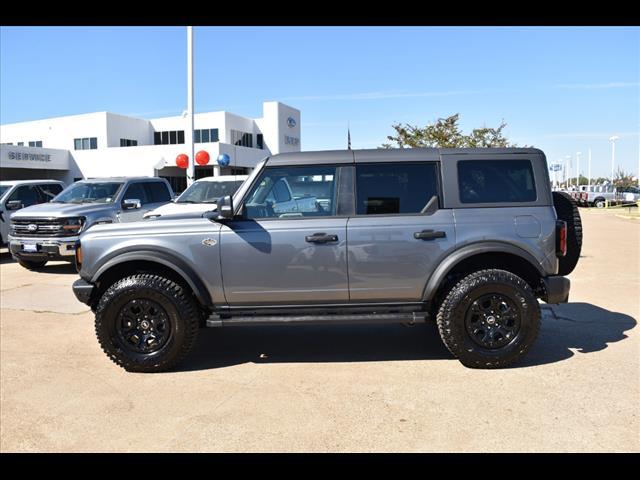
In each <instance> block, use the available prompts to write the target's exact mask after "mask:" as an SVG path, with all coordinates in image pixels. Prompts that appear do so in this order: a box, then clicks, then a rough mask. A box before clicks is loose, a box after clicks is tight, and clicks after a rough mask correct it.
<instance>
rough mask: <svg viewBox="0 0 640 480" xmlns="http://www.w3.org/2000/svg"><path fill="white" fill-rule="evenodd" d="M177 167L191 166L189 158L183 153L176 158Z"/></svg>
mask: <svg viewBox="0 0 640 480" xmlns="http://www.w3.org/2000/svg"><path fill="white" fill-rule="evenodd" d="M176 165H177V166H178V167H180V168H187V167H188V166H189V157H188V156H186V155H185V154H184V153H181V154H180V155H178V156H177V157H176Z"/></svg>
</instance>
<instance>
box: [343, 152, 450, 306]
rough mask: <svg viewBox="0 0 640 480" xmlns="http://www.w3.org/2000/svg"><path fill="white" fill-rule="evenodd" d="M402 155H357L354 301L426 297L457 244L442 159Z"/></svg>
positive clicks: (351, 233) (351, 248)
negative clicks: (437, 271)
mask: <svg viewBox="0 0 640 480" xmlns="http://www.w3.org/2000/svg"><path fill="white" fill-rule="evenodd" d="M407 153H408V152H407ZM397 155H398V153H397V152H388V153H387V151H385V150H380V151H378V152H362V153H359V152H356V153H355V159H356V164H355V202H356V207H355V215H354V216H353V217H351V218H349V222H348V224H347V238H348V247H347V250H348V265H349V266H348V269H349V295H350V300H351V302H396V301H407V302H411V301H416V302H417V301H420V300H421V299H422V294H423V290H424V287H425V284H426V281H427V279H428V278H429V275H430V274H431V273H432V272H433V270H434V269H435V267H436V266H437V265H438V264H439V263H440V260H441V259H442V258H443V257H444V256H445V255H446V253H447V252H449V251H450V250H452V249H453V248H454V246H455V241H456V237H455V227H454V218H453V214H452V212H451V210H445V209H443V208H442V197H441V194H440V173H439V162H438V161H437V157H432V158H430V157H429V156H428V155H429V154H428V153H424V152H419V151H418V152H412V153H410V154H409V155H408V156H407V155H403V156H402V157H400V158H402V159H403V160H408V159H410V160H411V161H400V158H394V157H396V156H397ZM407 157H408V158H407Z"/></svg>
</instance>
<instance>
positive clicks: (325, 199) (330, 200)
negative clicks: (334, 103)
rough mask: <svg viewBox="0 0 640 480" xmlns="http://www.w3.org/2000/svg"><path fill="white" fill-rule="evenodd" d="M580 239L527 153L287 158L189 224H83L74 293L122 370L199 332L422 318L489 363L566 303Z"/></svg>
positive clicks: (146, 364)
mask: <svg viewBox="0 0 640 480" xmlns="http://www.w3.org/2000/svg"><path fill="white" fill-rule="evenodd" d="M292 200H296V201H295V202H293V201H292ZM281 205H287V206H288V207H287V208H281ZM292 205H295V207H292ZM581 241H582V231H581V225H580V216H579V213H578V210H577V208H576V205H575V203H574V202H573V200H572V199H571V198H570V197H567V196H566V195H564V194H560V193H558V194H555V193H552V192H551V190H550V182H549V177H548V170H547V164H546V159H545V156H544V154H543V152H541V151H540V150H537V149H531V148H510V149H462V150H460V149H399V150H345V151H326V152H305V153H288V154H280V155H274V156H272V157H269V158H267V159H265V160H264V161H263V162H262V163H261V164H260V165H259V166H258V167H257V168H256V169H255V171H254V172H253V173H252V175H251V176H250V178H249V179H247V181H246V182H245V183H244V184H243V186H242V187H241V188H240V189H239V190H238V191H237V192H236V194H235V195H234V196H233V197H223V198H221V199H220V201H219V203H218V210H217V211H214V212H207V213H205V214H203V216H202V217H198V218H186V217H185V218H179V217H176V218H174V219H165V220H157V221H148V222H138V223H132V224H120V225H118V224H113V225H97V226H95V227H93V228H91V229H90V230H88V231H86V232H85V233H82V234H81V235H80V242H79V246H78V248H77V250H76V260H77V264H78V268H79V273H80V277H81V278H80V279H79V280H77V281H76V282H75V284H74V287H73V289H74V292H75V294H76V296H77V297H78V299H80V300H81V301H82V302H85V303H86V304H88V305H90V306H91V308H92V309H93V310H94V311H95V315H96V320H95V326H96V332H97V336H98V340H99V342H100V345H101V346H102V348H103V350H104V351H105V353H106V354H107V355H108V357H109V358H110V359H112V360H113V361H114V362H116V363H117V364H118V365H120V366H122V367H123V368H125V369H127V370H129V371H138V372H158V371H163V370H167V369H170V368H173V367H174V366H176V365H177V364H178V363H179V362H180V361H181V360H182V359H183V358H184V357H185V356H186V355H187V353H188V352H189V351H190V349H191V348H192V346H193V345H194V342H195V341H196V337H197V334H198V330H199V328H200V327H203V326H208V327H223V326H236V325H281V324H288V325H291V324H303V325H304V324H311V323H323V324H338V323H373V322H397V323H409V324H410V323H417V322H425V321H428V320H435V322H436V323H437V326H438V329H439V332H440V335H441V337H442V340H443V341H444V344H445V345H446V346H447V348H448V349H449V350H450V351H451V353H452V354H453V355H454V356H456V357H457V358H458V359H459V360H460V361H461V362H462V363H463V364H464V365H466V366H469V367H476V368H498V367H504V366H506V365H509V364H511V363H512V362H515V361H516V360H518V359H519V358H521V357H522V356H523V355H524V354H525V353H526V352H527V350H529V348H530V347H531V345H532V344H533V342H534V340H535V339H536V337H537V335H538V330H539V328H540V306H539V303H538V299H542V300H543V301H546V302H548V303H559V302H566V301H567V299H568V296H569V280H568V279H567V278H566V277H565V276H564V275H567V274H569V273H570V272H571V271H572V270H573V268H574V267H575V265H576V263H577V261H578V257H579V255H580V246H581Z"/></svg>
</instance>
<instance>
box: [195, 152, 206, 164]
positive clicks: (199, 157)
mask: <svg viewBox="0 0 640 480" xmlns="http://www.w3.org/2000/svg"><path fill="white" fill-rule="evenodd" d="M196 163H197V164H198V165H206V164H207V163H209V154H208V153H207V152H205V151H204V150H200V151H199V152H198V153H196Z"/></svg>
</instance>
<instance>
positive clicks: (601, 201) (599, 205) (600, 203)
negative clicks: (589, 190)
mask: <svg viewBox="0 0 640 480" xmlns="http://www.w3.org/2000/svg"><path fill="white" fill-rule="evenodd" d="M593 205H594V206H595V207H596V208H604V207H606V206H607V204H606V202H605V201H604V198H596V199H595V200H594V201H593Z"/></svg>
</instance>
